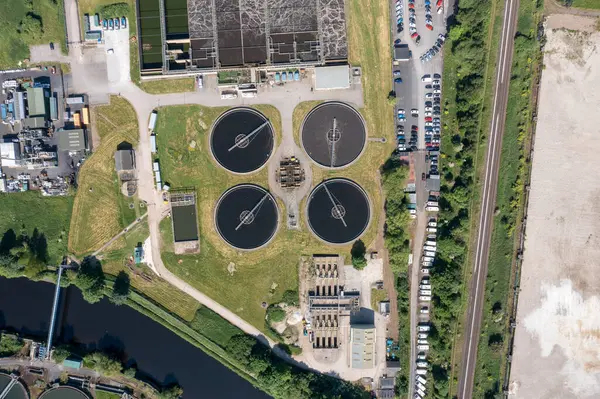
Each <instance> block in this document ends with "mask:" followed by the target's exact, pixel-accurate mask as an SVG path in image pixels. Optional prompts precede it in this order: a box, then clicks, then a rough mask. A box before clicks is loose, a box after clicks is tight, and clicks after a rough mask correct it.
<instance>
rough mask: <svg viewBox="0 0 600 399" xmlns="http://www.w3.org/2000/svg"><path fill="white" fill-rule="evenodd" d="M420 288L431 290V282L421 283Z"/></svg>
mask: <svg viewBox="0 0 600 399" xmlns="http://www.w3.org/2000/svg"><path fill="white" fill-rule="evenodd" d="M419 288H420V289H422V290H430V289H431V284H421V285H420V286H419Z"/></svg>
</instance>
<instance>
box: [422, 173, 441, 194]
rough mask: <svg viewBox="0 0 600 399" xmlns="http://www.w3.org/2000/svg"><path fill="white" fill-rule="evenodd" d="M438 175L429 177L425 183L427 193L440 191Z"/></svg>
mask: <svg viewBox="0 0 600 399" xmlns="http://www.w3.org/2000/svg"><path fill="white" fill-rule="evenodd" d="M440 187H441V184H440V175H430V176H429V178H428V179H427V181H426V182H425V188H426V189H427V191H440Z"/></svg>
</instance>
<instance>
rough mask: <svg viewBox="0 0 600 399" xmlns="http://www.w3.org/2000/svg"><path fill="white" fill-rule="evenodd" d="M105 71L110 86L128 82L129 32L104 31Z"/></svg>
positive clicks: (119, 30)
mask: <svg viewBox="0 0 600 399" xmlns="http://www.w3.org/2000/svg"><path fill="white" fill-rule="evenodd" d="M104 48H105V50H106V71H107V74H108V82H109V83H110V84H115V83H120V82H127V81H128V80H129V62H130V61H129V30H128V29H118V30H105V31H104Z"/></svg>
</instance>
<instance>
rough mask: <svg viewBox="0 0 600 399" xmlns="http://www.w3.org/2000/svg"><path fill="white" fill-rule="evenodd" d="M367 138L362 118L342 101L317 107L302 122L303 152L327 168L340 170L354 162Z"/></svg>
mask: <svg viewBox="0 0 600 399" xmlns="http://www.w3.org/2000/svg"><path fill="white" fill-rule="evenodd" d="M366 139H367V130H366V128H365V122H364V120H363V118H362V116H361V115H360V114H359V113H358V111H356V110H355V109H354V108H352V107H351V106H350V105H348V104H345V103H342V102H337V101H335V102H325V103H322V104H319V105H317V106H316V107H315V108H313V109H312V111H310V112H309V113H308V115H306V118H304V122H303V123H302V133H301V140H302V147H303V148H304V151H306V153H307V154H308V156H309V157H310V158H311V159H312V160H313V161H314V162H316V163H317V164H319V165H321V166H323V167H326V168H341V167H344V166H348V165H350V164H351V163H353V162H354V161H356V159H357V158H358V157H359V156H360V154H361V153H362V152H363V150H364V148H365V144H366Z"/></svg>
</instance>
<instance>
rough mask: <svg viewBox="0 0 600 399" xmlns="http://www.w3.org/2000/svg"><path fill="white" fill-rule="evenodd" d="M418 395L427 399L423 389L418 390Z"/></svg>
mask: <svg viewBox="0 0 600 399" xmlns="http://www.w3.org/2000/svg"><path fill="white" fill-rule="evenodd" d="M417 393H418V394H419V395H421V396H423V397H425V392H424V391H423V390H422V389H417Z"/></svg>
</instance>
